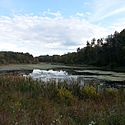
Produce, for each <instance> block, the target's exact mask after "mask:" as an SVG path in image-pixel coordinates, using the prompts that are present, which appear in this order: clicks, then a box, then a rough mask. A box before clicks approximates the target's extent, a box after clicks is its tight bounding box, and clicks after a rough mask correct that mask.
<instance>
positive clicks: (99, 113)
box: [0, 75, 125, 125]
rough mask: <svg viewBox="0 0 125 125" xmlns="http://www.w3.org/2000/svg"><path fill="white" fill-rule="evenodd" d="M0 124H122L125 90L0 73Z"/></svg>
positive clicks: (124, 112)
mask: <svg viewBox="0 0 125 125" xmlns="http://www.w3.org/2000/svg"><path fill="white" fill-rule="evenodd" d="M0 125H125V90H124V89H119V90H118V89H112V88H107V89H104V90H103V91H101V92H98V91H97V88H96V87H95V86H94V85H91V84H90V85H88V86H83V87H81V86H80V85H79V84H77V83H74V84H67V83H58V84H56V83H55V82H49V83H44V82H42V81H34V80H32V79H31V78H25V77H22V76H15V75H14V76H13V75H1V76H0Z"/></svg>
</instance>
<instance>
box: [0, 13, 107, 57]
mask: <svg viewBox="0 0 125 125" xmlns="http://www.w3.org/2000/svg"><path fill="white" fill-rule="evenodd" d="M46 13H47V14H46ZM46 13H45V12H44V15H43V14H42V15H41V16H32V15H13V16H11V17H8V16H1V17H0V33H1V35H0V45H1V47H0V50H11V51H23V52H30V53H32V54H33V55H41V54H42V55H43V54H64V53H66V52H69V51H75V50H76V48H77V47H79V46H83V45H85V44H86V40H88V39H91V38H93V37H101V36H105V35H107V30H106V29H105V28H103V27H99V26H97V25H93V24H91V23H89V22H88V21H86V20H84V19H81V18H78V17H75V16H74V17H73V16H72V17H67V18H65V17H63V16H62V15H61V14H60V13H59V12H57V13H54V12H49V15H50V14H51V15H52V16H48V12H46Z"/></svg>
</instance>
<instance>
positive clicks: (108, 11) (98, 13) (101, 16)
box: [89, 0, 125, 22]
mask: <svg viewBox="0 0 125 125" xmlns="http://www.w3.org/2000/svg"><path fill="white" fill-rule="evenodd" d="M89 7H90V8H91V9H92V13H93V16H91V17H90V18H89V19H90V20H91V22H98V21H102V20H105V19H107V18H108V17H112V16H114V15H117V14H119V13H121V12H125V1H124V0H110V1H109V0H103V1H100V0H93V1H92V2H91V4H90V6H89Z"/></svg>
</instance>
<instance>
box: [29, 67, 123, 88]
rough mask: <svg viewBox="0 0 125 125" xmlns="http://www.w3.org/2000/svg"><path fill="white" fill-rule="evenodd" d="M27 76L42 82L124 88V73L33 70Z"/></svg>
mask: <svg viewBox="0 0 125 125" xmlns="http://www.w3.org/2000/svg"><path fill="white" fill-rule="evenodd" d="M28 76H30V77H32V78H33V79H35V80H36V79H37V80H41V81H44V82H49V81H55V82H56V83H58V82H67V83H69V84H70V83H76V82H77V83H79V84H81V85H85V84H89V83H96V84H105V85H108V86H109V85H110V86H112V87H125V73H118V72H112V71H101V70H71V69H56V70H52V69H51V70H40V69H34V70H33V71H32V72H31V73H29V74H28Z"/></svg>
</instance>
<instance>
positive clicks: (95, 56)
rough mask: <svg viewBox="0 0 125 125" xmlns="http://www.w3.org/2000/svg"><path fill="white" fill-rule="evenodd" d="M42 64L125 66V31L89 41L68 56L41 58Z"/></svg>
mask: <svg viewBox="0 0 125 125" xmlns="http://www.w3.org/2000/svg"><path fill="white" fill-rule="evenodd" d="M38 59H39V61H40V62H55V63H64V64H89V65H95V66H111V67H113V66H125V29H124V30H122V31H121V32H120V33H119V32H117V31H116V32H115V33H114V34H113V35H109V36H108V37H107V38H105V39H104V38H101V39H97V40H96V39H95V38H93V39H92V40H91V41H87V44H86V46H85V47H83V48H78V49H77V52H72V53H68V54H64V55H62V56H60V55H53V56H49V55H46V56H40V57H38Z"/></svg>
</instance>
